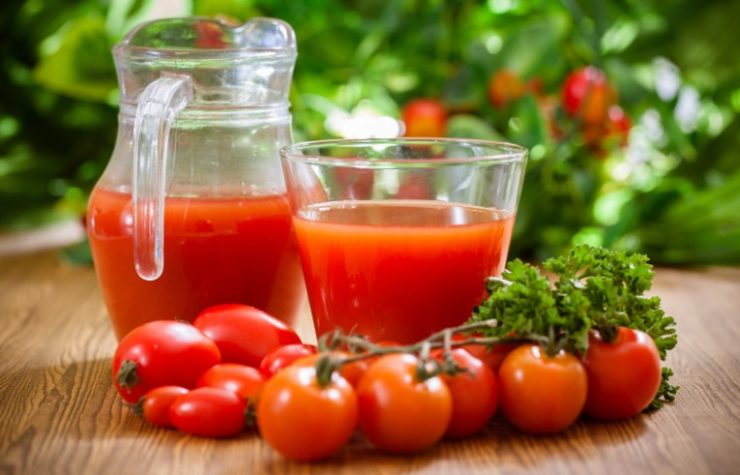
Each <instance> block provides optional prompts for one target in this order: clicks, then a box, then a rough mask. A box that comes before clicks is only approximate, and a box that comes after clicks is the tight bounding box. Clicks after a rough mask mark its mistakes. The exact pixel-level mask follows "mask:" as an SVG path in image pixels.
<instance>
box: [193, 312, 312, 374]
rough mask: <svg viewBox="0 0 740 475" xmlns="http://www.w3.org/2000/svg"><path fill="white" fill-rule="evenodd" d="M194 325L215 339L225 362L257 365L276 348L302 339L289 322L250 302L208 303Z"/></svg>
mask: <svg viewBox="0 0 740 475" xmlns="http://www.w3.org/2000/svg"><path fill="white" fill-rule="evenodd" d="M193 325H194V326H195V328H197V329H198V330H200V331H202V332H203V333H204V334H205V335H206V336H207V337H208V338H210V339H211V340H213V341H214V342H216V345H218V348H219V350H221V360H222V361H223V362H224V363H239V364H244V365H247V366H253V367H255V368H257V367H259V364H260V361H262V358H264V357H265V355H266V354H267V353H269V352H271V351H272V350H274V349H275V348H278V347H280V346H283V345H289V344H293V343H300V342H301V339H300V338H299V337H298V334H296V332H295V331H294V330H293V329H292V328H290V327H289V326H288V325H286V324H285V323H283V322H281V321H280V320H278V319H277V318H275V317H272V316H270V315H268V314H267V313H265V312H263V311H262V310H259V309H257V308H254V307H250V306H249V305H242V304H224V305H216V306H213V307H208V308H207V309H205V310H203V311H202V312H201V313H200V314H199V315H198V316H197V317H196V319H195V321H194V322H193Z"/></svg>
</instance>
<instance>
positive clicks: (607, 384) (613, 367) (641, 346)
mask: <svg viewBox="0 0 740 475" xmlns="http://www.w3.org/2000/svg"><path fill="white" fill-rule="evenodd" d="M583 364H584V366H585V367H586V373H587V374H588V397H587V399H586V406H585V407H584V409H583V412H584V413H585V414H587V415H589V416H591V417H594V418H597V419H610V420H613V419H626V418H628V417H633V416H636V415H637V414H639V413H640V412H642V411H643V410H645V408H646V407H648V406H649V405H650V403H651V402H652V400H653V398H655V395H656V394H657V392H658V389H659V388H660V373H661V370H660V355H659V353H658V348H657V347H656V346H655V342H654V341H653V339H652V338H650V335H648V334H647V333H644V332H642V331H639V330H632V329H629V328H625V327H620V328H619V330H618V332H617V337H616V338H615V339H614V341H613V342H611V343H606V342H605V341H603V340H602V339H601V337H600V336H599V335H598V334H597V333H595V332H594V333H592V334H591V336H590V338H589V346H588V351H587V352H586V358H585V359H584V362H583Z"/></svg>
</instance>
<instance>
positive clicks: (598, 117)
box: [562, 66, 617, 125]
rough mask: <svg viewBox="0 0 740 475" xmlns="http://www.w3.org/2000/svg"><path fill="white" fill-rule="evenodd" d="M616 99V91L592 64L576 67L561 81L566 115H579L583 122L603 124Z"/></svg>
mask: <svg viewBox="0 0 740 475" xmlns="http://www.w3.org/2000/svg"><path fill="white" fill-rule="evenodd" d="M616 99H617V94H616V91H615V90H614V88H613V87H612V86H611V85H610V84H609V82H608V81H607V79H606V75H605V74H604V72H603V71H601V70H600V69H598V68H596V67H594V66H587V67H585V68H580V69H576V70H575V71H573V72H571V73H570V74H569V75H568V77H567V78H566V79H565V82H564V83H563V88H562V100H563V108H564V109H565V111H566V112H567V113H568V115H570V116H571V117H579V118H580V119H581V120H582V121H583V122H584V123H585V124H590V125H597V124H603V123H604V122H605V120H606V118H607V113H608V110H609V107H610V106H611V105H612V104H614V103H615V102H616Z"/></svg>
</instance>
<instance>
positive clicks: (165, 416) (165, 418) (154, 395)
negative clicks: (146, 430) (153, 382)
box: [138, 386, 188, 427]
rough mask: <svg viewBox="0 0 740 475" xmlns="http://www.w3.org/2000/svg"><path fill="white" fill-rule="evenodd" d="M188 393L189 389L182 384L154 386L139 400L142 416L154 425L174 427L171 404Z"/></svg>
mask: <svg viewBox="0 0 740 475" xmlns="http://www.w3.org/2000/svg"><path fill="white" fill-rule="evenodd" d="M187 393H188V390H187V389H185V388H183V387H180V386H160V387H158V388H154V389H152V390H151V391H149V392H147V393H146V394H144V397H142V398H141V400H140V401H139V404H138V407H139V409H140V411H141V416H142V417H143V418H144V420H145V421H147V422H148V423H149V424H151V425H153V426H157V427H174V426H173V425H172V421H171V420H170V406H172V403H174V402H175V400H176V399H177V398H179V397H180V396H182V395H183V394H187Z"/></svg>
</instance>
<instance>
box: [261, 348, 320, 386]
mask: <svg viewBox="0 0 740 475" xmlns="http://www.w3.org/2000/svg"><path fill="white" fill-rule="evenodd" d="M315 354H316V347H315V346H314V345H307V344H303V343H301V344H300V345H285V346H281V347H280V348H276V349H275V350H274V351H272V352H270V353H268V354H267V355H265V357H264V358H263V359H262V362H261V363H260V371H262V374H263V375H264V376H265V378H268V379H269V378H271V377H272V376H273V375H274V374H275V373H277V372H278V371H281V370H283V369H285V368H287V367H288V366H290V365H291V364H292V363H293V362H294V361H296V360H299V359H301V358H304V357H306V356H311V355H315Z"/></svg>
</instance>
